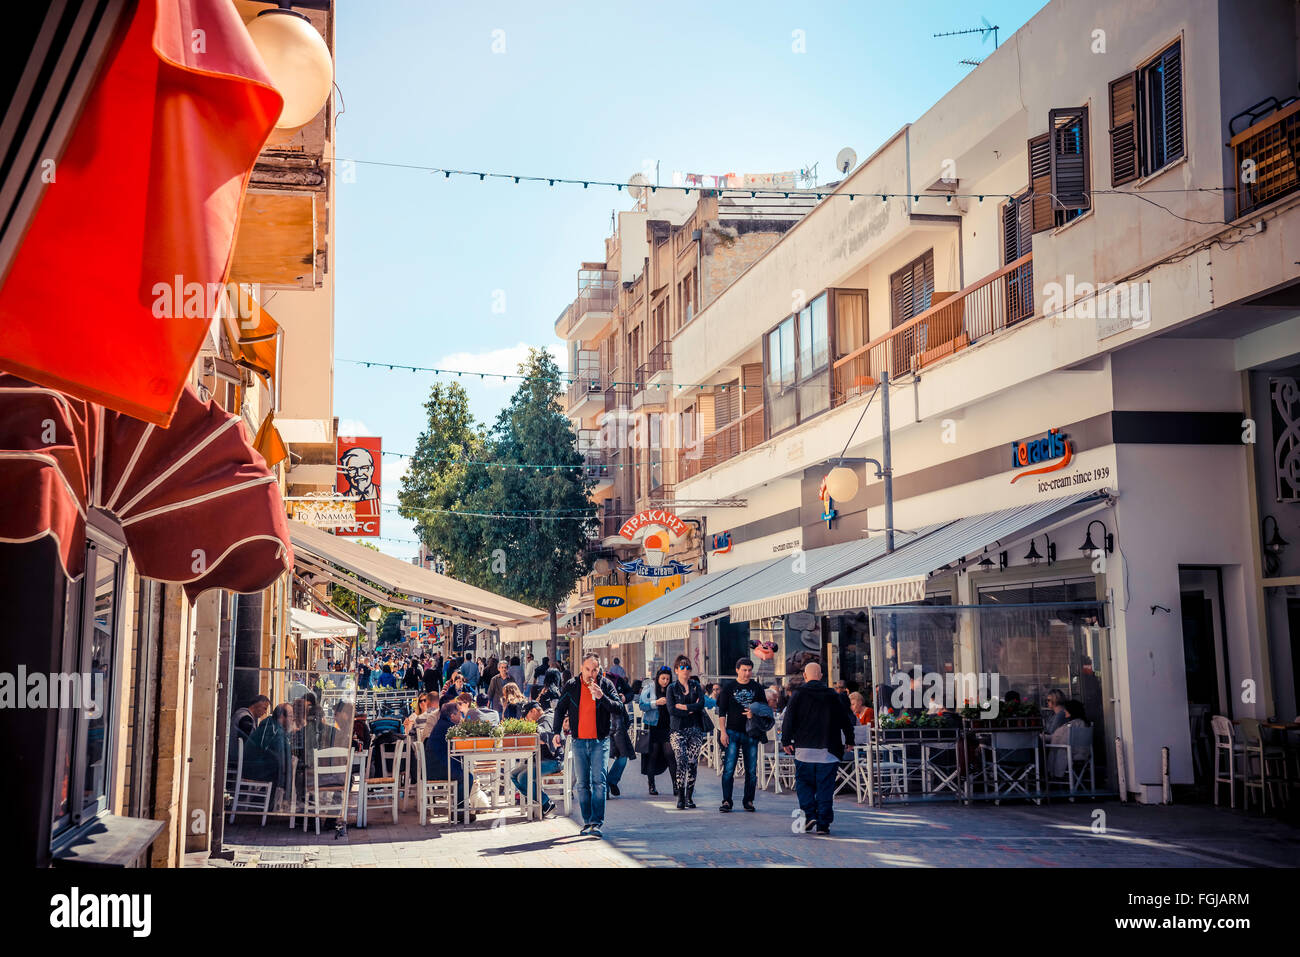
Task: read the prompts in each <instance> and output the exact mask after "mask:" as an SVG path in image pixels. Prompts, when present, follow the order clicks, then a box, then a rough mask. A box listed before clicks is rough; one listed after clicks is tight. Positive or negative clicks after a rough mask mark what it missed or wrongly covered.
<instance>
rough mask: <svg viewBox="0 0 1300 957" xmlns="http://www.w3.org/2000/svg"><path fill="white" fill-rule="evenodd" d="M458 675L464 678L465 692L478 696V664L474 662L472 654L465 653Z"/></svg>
mask: <svg viewBox="0 0 1300 957" xmlns="http://www.w3.org/2000/svg"><path fill="white" fill-rule="evenodd" d="M460 673H461V674H463V675H464V676H465V690H466V691H468V692H469V693H470V694H478V676H479V667H478V663H477V662H476V661H475V660H474V656H473V654H471V653H470V652H468V651H467V652H465V660H464V661H463V662H461V665H460Z"/></svg>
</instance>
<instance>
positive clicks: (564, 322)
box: [555, 303, 573, 339]
mask: <svg viewBox="0 0 1300 957" xmlns="http://www.w3.org/2000/svg"><path fill="white" fill-rule="evenodd" d="M572 326H573V304H572V303H570V304H569V305H567V306H565V307H564V308H563V309H561V310H560V314H559V315H558V316H556V317H555V335H556V337H557V338H560V339H567V338H569V329H570V328H572Z"/></svg>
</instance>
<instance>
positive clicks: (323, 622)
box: [289, 608, 357, 638]
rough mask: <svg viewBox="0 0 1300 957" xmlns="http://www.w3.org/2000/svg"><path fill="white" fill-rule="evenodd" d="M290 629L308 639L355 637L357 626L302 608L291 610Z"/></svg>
mask: <svg viewBox="0 0 1300 957" xmlns="http://www.w3.org/2000/svg"><path fill="white" fill-rule="evenodd" d="M289 624H290V627H291V628H292V629H293V630H294V631H297V632H301V633H302V634H304V635H306V636H307V637H308V638H335V637H347V638H351V637H355V636H356V633H357V626H356V625H354V624H352V623H351V622H348V621H343V620H342V619H340V618H331V617H330V616H329V615H318V614H316V612H314V611H306V610H305V609H302V608H290V609H289Z"/></svg>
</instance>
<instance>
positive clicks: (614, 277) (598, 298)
mask: <svg viewBox="0 0 1300 957" xmlns="http://www.w3.org/2000/svg"><path fill="white" fill-rule="evenodd" d="M617 305H618V273H617V272H614V271H613V270H611V269H606V270H594V269H592V270H586V269H584V270H582V271H581V272H580V273H579V274H578V298H577V299H575V300H573V305H572V306H571V307H570V314H571V315H572V317H573V322H575V323H577V322H580V321H582V317H583V316H585V315H586V314H587V313H589V312H613V311H614V308H615V307H616V306H617Z"/></svg>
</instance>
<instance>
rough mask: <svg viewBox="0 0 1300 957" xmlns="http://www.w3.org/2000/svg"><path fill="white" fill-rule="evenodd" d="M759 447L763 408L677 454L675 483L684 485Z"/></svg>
mask: <svg viewBox="0 0 1300 957" xmlns="http://www.w3.org/2000/svg"><path fill="white" fill-rule="evenodd" d="M762 444H763V407H762V406H761V405H760V406H759V407H758V408H756V409H750V410H749V411H748V412H746V413H745V414H744V415H742V416H741V417H740V418H738V419H737V420H736V421H734V422H731V423H728V424H727V425H724V426H723V427H722V428H720V429H717V430H715V431H714V432H711V433H710V434H708V435H706V436H705V437H704V438H703V439H701V440H700V441H698V442H695V443H693V444H691V445H689V446H687V447H686V448H684V449H680V450H679V451H678V453H677V481H678V482H684V481H686V480H687V479H689V478H694V477H695V476H696V475H699V474H700V473H701V472H704V471H707V470H708V469H711V468H713V467H714V466H715V465H720V464H721V463H723V462H725V461H727V460H728V459H733V458H735V457H736V456H737V455H739V454H740V453H741V452H745V451H748V450H749V449H752V448H756V447H757V446H759V445H762Z"/></svg>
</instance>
